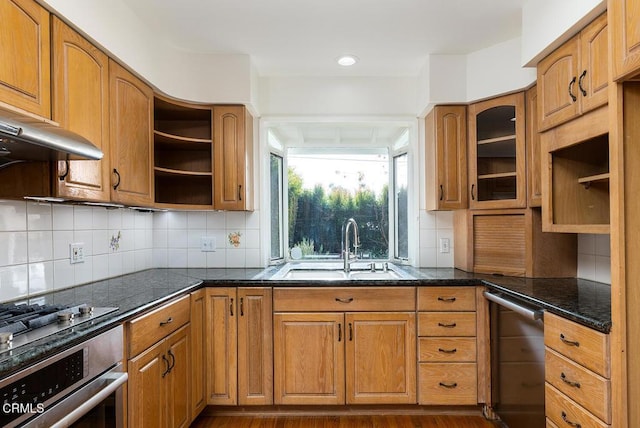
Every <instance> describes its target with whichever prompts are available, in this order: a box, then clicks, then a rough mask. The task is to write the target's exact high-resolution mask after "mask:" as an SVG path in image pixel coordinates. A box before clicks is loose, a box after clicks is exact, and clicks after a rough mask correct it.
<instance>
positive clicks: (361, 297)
mask: <svg viewBox="0 0 640 428" xmlns="http://www.w3.org/2000/svg"><path fill="white" fill-rule="evenodd" d="M273 310H274V311H275V312H360V311H380V312H382V311H415V310H416V297H415V288H414V287H358V288H355V287H301V288H274V290H273Z"/></svg>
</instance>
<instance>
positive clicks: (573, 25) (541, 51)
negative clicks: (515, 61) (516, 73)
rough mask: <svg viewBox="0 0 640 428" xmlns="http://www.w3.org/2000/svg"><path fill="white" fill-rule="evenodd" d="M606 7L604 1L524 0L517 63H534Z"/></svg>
mask: <svg viewBox="0 0 640 428" xmlns="http://www.w3.org/2000/svg"><path fill="white" fill-rule="evenodd" d="M606 7H607V2H606V0H560V1H559V0H525V1H524V3H523V5H522V59H521V64H525V65H528V66H535V65H536V64H537V63H538V61H540V60H541V59H542V58H544V57H545V56H546V55H548V54H549V53H550V52H551V51H552V50H553V49H555V48H557V47H558V46H560V44H562V42H564V41H566V40H567V39H569V38H570V37H571V36H573V35H574V34H576V33H577V32H578V31H579V30H580V29H581V28H582V27H584V26H585V25H586V24H587V23H589V22H590V21H592V20H593V19H594V18H595V17H597V16H598V15H600V14H601V13H602V12H604V11H605V10H606Z"/></svg>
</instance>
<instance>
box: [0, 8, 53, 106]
mask: <svg viewBox="0 0 640 428" xmlns="http://www.w3.org/2000/svg"><path fill="white" fill-rule="evenodd" d="M0 16H1V17H2V28H1V29H0V52H1V55H2V56H1V58H2V61H0V101H2V102H5V103H7V104H11V105H12V106H15V107H19V108H21V109H24V110H27V111H29V112H31V113H34V114H37V115H39V116H42V117H46V118H49V117H51V81H50V76H51V64H50V44H49V43H50V36H49V12H47V11H46V10H45V9H44V8H43V7H41V6H40V5H38V3H36V2H35V1H33V0H0Z"/></svg>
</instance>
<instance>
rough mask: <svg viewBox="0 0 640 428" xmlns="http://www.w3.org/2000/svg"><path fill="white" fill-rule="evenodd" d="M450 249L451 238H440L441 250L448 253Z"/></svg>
mask: <svg viewBox="0 0 640 428" xmlns="http://www.w3.org/2000/svg"><path fill="white" fill-rule="evenodd" d="M450 250H451V248H450V246H449V238H440V252H441V253H448V252H449V251H450Z"/></svg>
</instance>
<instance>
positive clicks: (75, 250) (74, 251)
mask: <svg viewBox="0 0 640 428" xmlns="http://www.w3.org/2000/svg"><path fill="white" fill-rule="evenodd" d="M69 261H70V262H71V264H75V263H84V243H83V242H77V243H74V244H69Z"/></svg>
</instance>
